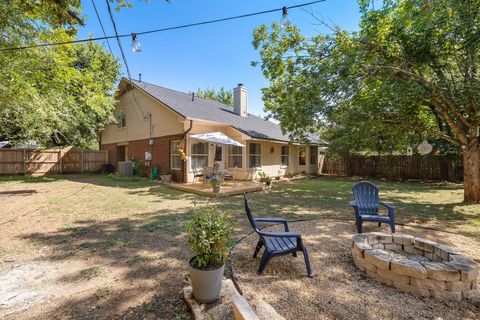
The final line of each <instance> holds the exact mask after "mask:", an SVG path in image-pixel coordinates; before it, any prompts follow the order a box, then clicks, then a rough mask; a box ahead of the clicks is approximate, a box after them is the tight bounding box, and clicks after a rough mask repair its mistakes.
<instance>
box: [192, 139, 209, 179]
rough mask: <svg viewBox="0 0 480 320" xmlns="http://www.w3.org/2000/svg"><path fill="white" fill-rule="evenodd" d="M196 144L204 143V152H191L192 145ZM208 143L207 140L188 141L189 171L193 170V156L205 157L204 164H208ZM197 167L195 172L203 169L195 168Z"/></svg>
mask: <svg viewBox="0 0 480 320" xmlns="http://www.w3.org/2000/svg"><path fill="white" fill-rule="evenodd" d="M196 144H205V145H206V148H205V152H206V153H193V146H194V145H196ZM209 146H210V145H209V143H208V142H200V141H199V142H191V143H190V172H193V162H194V161H193V158H194V157H205V158H206V159H207V161H206V165H205V166H208V148H209ZM196 169H197V172H199V171H201V170H203V168H196Z"/></svg>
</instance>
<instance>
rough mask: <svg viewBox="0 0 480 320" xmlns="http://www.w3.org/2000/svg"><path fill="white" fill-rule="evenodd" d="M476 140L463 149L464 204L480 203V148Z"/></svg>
mask: <svg viewBox="0 0 480 320" xmlns="http://www.w3.org/2000/svg"><path fill="white" fill-rule="evenodd" d="M472 138H473V137H472ZM472 138H471V139H472ZM474 139H475V140H474V141H472V140H473V139H472V140H470V141H469V143H468V145H467V146H465V149H463V185H464V196H463V202H464V203H480V150H479V149H480V148H479V147H478V142H477V137H476V136H475V137H474Z"/></svg>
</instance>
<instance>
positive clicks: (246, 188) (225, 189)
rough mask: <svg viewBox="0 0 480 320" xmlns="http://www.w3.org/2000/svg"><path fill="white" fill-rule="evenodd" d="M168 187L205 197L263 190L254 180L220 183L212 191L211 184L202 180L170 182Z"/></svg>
mask: <svg viewBox="0 0 480 320" xmlns="http://www.w3.org/2000/svg"><path fill="white" fill-rule="evenodd" d="M168 187H169V188H172V189H175V190H180V191H185V192H190V193H195V194H198V195H202V196H207V197H228V196H234V195H237V194H242V193H244V192H255V191H261V190H263V185H262V184H261V183H259V182H256V181H246V180H242V181H235V182H233V181H229V182H227V183H224V184H222V186H221V188H220V191H219V192H218V193H214V192H213V189H212V186H211V185H210V184H209V183H203V182H202V181H200V182H198V183H195V184H192V183H172V184H170V185H168Z"/></svg>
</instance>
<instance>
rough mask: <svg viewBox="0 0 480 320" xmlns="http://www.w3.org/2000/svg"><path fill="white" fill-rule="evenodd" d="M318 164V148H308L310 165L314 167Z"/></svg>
mask: <svg viewBox="0 0 480 320" xmlns="http://www.w3.org/2000/svg"><path fill="white" fill-rule="evenodd" d="M317 163H318V147H313V146H312V147H310V165H312V166H316V165H317Z"/></svg>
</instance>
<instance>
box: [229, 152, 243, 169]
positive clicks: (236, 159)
mask: <svg viewBox="0 0 480 320" xmlns="http://www.w3.org/2000/svg"><path fill="white" fill-rule="evenodd" d="M228 167H229V168H241V167H242V155H230V156H229V157H228Z"/></svg>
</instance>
